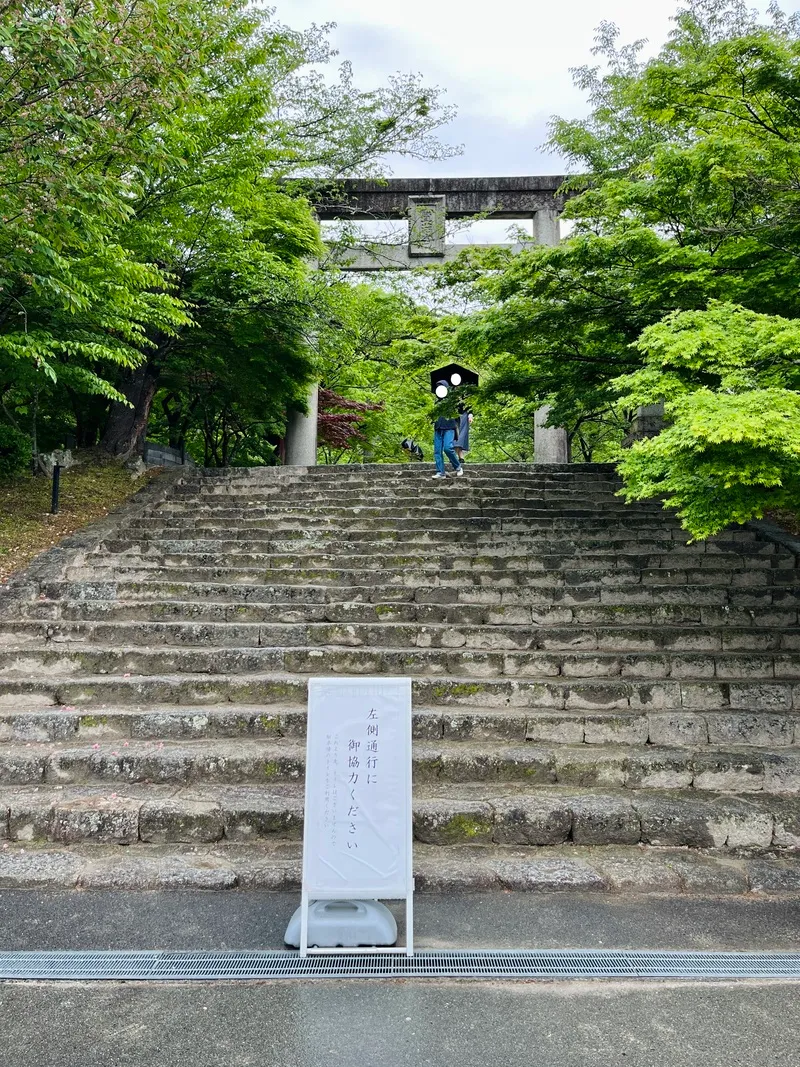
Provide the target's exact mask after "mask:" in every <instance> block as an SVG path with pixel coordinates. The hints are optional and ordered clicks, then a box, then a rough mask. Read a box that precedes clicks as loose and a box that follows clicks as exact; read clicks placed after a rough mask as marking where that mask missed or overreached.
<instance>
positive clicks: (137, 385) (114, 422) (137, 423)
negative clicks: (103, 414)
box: [101, 363, 159, 456]
mask: <svg viewBox="0 0 800 1067" xmlns="http://www.w3.org/2000/svg"><path fill="white" fill-rule="evenodd" d="M158 374H159V372H158V369H157V368H156V367H154V366H152V365H151V364H149V363H143V364H142V365H141V366H140V367H137V368H136V370H135V371H133V372H132V374H131V375H130V378H129V380H128V382H127V384H126V385H125V386H124V387H123V389H122V392H123V393H124V394H125V396H126V397H127V398H128V400H129V401H130V404H131V406H128V405H127V404H121V403H119V402H118V401H115V402H114V403H113V404H112V405H111V412H110V414H109V416H108V423H107V424H106V430H105V433H104V434H103V440H102V442H101V443H102V446H103V448H104V449H105V450H106V452H110V453H111V455H112V456H130V455H132V454H133V453H134V452H141V451H142V449H143V447H144V438H145V434H146V433H147V423H148V420H149V418H150V408H151V406H152V403H153V397H154V396H155V394H156V389H157V387H158Z"/></svg>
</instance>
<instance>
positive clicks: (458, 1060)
mask: <svg viewBox="0 0 800 1067" xmlns="http://www.w3.org/2000/svg"><path fill="white" fill-rule="evenodd" d="M295 904H296V899H295V897H294V896H290V895H282V894H258V893H252V894H247V893H239V892H235V893H179V892H172V893H128V894H126V893H121V892H119V891H115V892H113V893H70V892H53V893H35V892H33V893H31V892H27V893H26V892H23V891H14V892H4V893H0V948H5V949H28V950H31V949H36V948H40V949H59V948H60V949H65V948H131V949H133V948H153V947H159V948H198V949H214V948H219V949H235V948H255V947H258V948H278V947H280V941H281V935H282V932H283V928H284V925H285V922H286V920H287V919H288V916H289V915H290V914H291V911H292V909H293V908H294V906H295ZM417 921H418V931H417V933H418V941H419V946H420V947H421V948H444V947H450V948H465V947H493V948H505V947H520V948H521V947H568V946H572V947H601V946H605V947H629V948H687V949H691V948H727V949H759V948H763V949H776V950H781V949H782V950H788V949H796V948H797V947H798V945H800V909H799V908H798V906H797V905H796V904H793V903H791V902H781V901H774V900H773V901H743V900H722V901H714V900H705V901H702V900H694V901H690V900H681V899H671V900H652V899H651V900H641V899H639V900H636V899H625V898H618V897H616V898H593V897H592V896H591V895H589V894H587V895H583V896H574V895H554V896H537V895H535V894H482V895H474V896H462V897H433V896H431V897H425V896H422V897H419V898H418V900H417ZM798 1008H800V983H795V984H791V983H779V982H771V983H767V982H715V983H700V982H691V983H689V982H687V983H679V982H674V981H670V982H636V983H634V982H627V981H626V982H619V981H597V982H586V981H582V982H552V983H546V982H500V983H498V982H472V981H461V982H454V981H432V980H413V981H412V980H405V981H389V982H387V981H369V980H367V981H361V980H350V981H347V982H342V981H331V980H317V981H289V980H284V981H278V982H263V983H204V984H196V985H189V984H164V985H150V984H147V985H134V984H120V983H63V984H55V983H36V984H34V983H4V984H0V1067H251V1065H252V1067H427V1065H430V1067H490V1065H491V1067H494V1065H498V1067H517V1065H519V1067H523V1065H524V1067H538V1065H543V1067H544V1065H546V1067H623V1065H624V1067H694V1065H698V1067H797V1065H798V1064H800V1011H798Z"/></svg>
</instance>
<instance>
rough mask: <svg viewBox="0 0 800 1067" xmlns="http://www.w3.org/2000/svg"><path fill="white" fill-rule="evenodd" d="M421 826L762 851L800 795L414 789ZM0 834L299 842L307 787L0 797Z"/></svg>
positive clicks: (101, 789) (798, 809)
mask: <svg viewBox="0 0 800 1067" xmlns="http://www.w3.org/2000/svg"><path fill="white" fill-rule="evenodd" d="M112 789H113V791H112ZM413 823H414V839H415V841H419V842H421V843H423V844H428V845H436V846H448V845H459V844H482V845H504V846H507V845H511V846H516V847H523V848H524V847H527V846H530V845H533V846H547V845H565V844H574V845H635V844H639V843H641V844H644V845H656V846H668V847H691V848H715V849H722V850H730V851H733V852H737V851H739V850H742V849H747V850H748V851H751V852H759V851H767V850H770V849H773V848H787V847H788V848H795V847H797V846H798V844H800V797H798V796H782V797H776V796H768V795H764V794H760V793H748V794H742V795H738V796H728V795H724V794H723V795H720V794H716V793H703V792H699V791H697V790H677V789H672V790H668V791H662V792H659V791H656V790H652V791H650V790H648V791H644V790H638V791H632V790H625V789H614V788H595V789H590V788H584V787H569V786H558V785H548V786H531V785H529V784H527V783H517V782H507V783H496V782H480V783H475V784H467V783H452V782H450V783H446V784H441V783H434V784H429V785H421V786H418V787H417V788H416V789H415V791H414V799H413ZM0 827H2V828H3V830H4V832H5V836H6V837H7V838H8V840H9V841H18V842H20V841H21V842H41V843H44V842H59V843H63V844H75V843H79V842H93V843H94V842H96V843H100V844H111V843H114V844H131V843H133V842H139V841H142V842H147V843H149V842H152V843H155V844H160V843H165V844H170V843H175V844H185V843H193V842H197V843H200V844H208V843H213V842H216V841H221V840H223V838H224V839H226V840H228V841H249V840H253V839H261V838H266V839H270V838H277V839H283V840H286V839H289V840H292V839H294V840H299V839H300V837H301V836H302V828H303V787H302V786H301V785H297V784H288V783H287V784H281V783H276V784H270V785H264V784H261V785H257V786H256V785H216V784H211V783H207V782H204V783H202V784H199V785H197V784H190V785H187V786H175V785H153V784H150V785H137V784H127V783H122V782H115V783H113V784H110V785H94V786H93V785H82V786H77V785H64V786H61V787H51V786H49V785H47V784H45V785H41V786H16V787H0ZM0 832H2V831H0Z"/></svg>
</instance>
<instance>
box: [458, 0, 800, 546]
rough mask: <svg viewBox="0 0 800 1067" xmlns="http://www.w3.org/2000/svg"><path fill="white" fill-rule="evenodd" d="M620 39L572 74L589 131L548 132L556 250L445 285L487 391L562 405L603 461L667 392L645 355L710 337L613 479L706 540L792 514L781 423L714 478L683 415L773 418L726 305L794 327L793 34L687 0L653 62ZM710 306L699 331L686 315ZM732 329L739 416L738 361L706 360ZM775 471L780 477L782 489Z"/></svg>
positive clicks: (797, 87)
mask: <svg viewBox="0 0 800 1067" xmlns="http://www.w3.org/2000/svg"><path fill="white" fill-rule="evenodd" d="M617 41H618V33H617V31H616V29H615V28H614V27H612V26H609V25H607V24H604V25H603V26H601V28H600V31H599V33H598V41H597V49H596V51H597V55H598V57H599V59H600V61H601V64H602V66H597V67H588V68H584V69H581V70H578V71H576V72H575V76H576V80H577V83H578V84H579V85H580V86H581V87H582V88H583V89H584V90H585V91H586V92H587V94H588V96H589V100H590V104H591V112H590V115H589V117H588V118H586V119H583V120H576V121H565V120H561V119H555V120H553V123H552V127H551V144H552V146H553V147H554V148H556V149H557V150H558V151H559V152H561V153H562V154H563V155H564V156H566V158H567V159H568V160H569V162H570V167H571V169H572V170H573V172H574V174H575V176H574V177H573V178H571V179H570V180H569V181H568V183H567V185H566V187H565V192H566V193H567V194H568V197H569V198H568V201H567V204H566V208H565V216H566V217H567V218H569V219H571V220H572V224H573V231H572V234H571V236H570V237H569V239H567V240H566V241H564V242H563V243H562V244H561V245H560V246H559V247H557V248H553V249H542V248H531V249H530V250H529V251H527V252H523V253H522V254H521V255H519V256H517V257H513V258H512V257H506V258H505V259H504V258H503V257H502V256H497V255H496V254H495V255H489V256H485V257H484V258H483V259H482V260H473V261H471V262H467V263H465V264H458V265H456V267H454V268H453V269H452V270H451V272H450V280H451V282H452V283H453V284H456V285H461V286H467V287H468V288H470V287H471V290H472V292H473V293H474V296H475V299H476V300H478V301H480V302H481V303H482V304H483V305H484V308H483V310H481V311H478V312H476V313H475V314H473V315H471V316H468V317H467V318H466V320H465V321H464V322H463V324H462V327H461V330H460V341H461V343H462V344H463V345H464V346H465V348H466V350H467V351H470V352H472V353H473V354H474V356H475V358H483V359H484V360H486V361H487V363H488V365H489V366H490V367H491V368H492V372H493V379H492V380H491V382H490V386H489V387H490V389H491V390H493V391H494V392H495V393H497V394H506V395H516V396H520V397H521V398H523V399H524V400H526V401H528V402H530V401H533V403H535V404H539V403H550V404H552V405H553V412H552V416H551V423H554V424H562V425H566V426H567V427H568V429H569V430H570V432H571V433H572V434H573V435H574V439H575V440H577V441H578V442H579V443H580V442H581V441H582V442H583V443H584V444H586V445H590V446H591V445H592V444H593V442H599V445H600V453H601V454H606V455H607V454H608V448H609V439H610V438H611V437H615V438H616V440H617V442H619V441H620V440H621V439H622V438H623V437H624V436H625V435H626V434H627V433H628V432H629V430H630V427H631V419H632V417H633V415H634V414H635V407H636V404H638V403H640V402H645V401H644V400H643V399H642V398H644V397H649V398H650V401H653V400H655V399H658V398H659V394H658V389H657V388H654V389H649V388H645V384H646V383H647V382H649V383H650V384H652V383H653V382H657V384H658V385H659V386H660V385H664V384H666V383H665V381H664V380H663V373H666V372H663V373H662V370H659V369H658V368H659V364H658V351H659V349H658V347H657V346H656V347H655V348H652V347H651V346H652V345H654V344H655V340H656V339H657V338H659V337H661V335H660V334H659V333H658V331H659V329H660V328H661V327H660V326H659V325H658V324H660V323H662V322H663V323H664V325H663V329H664V330H666V331H667V332H668V333H669V332H670V331H672V330H673V329H679V330H680V344H688V343H689V335H688V332H687V328H686V322H687V321H692V322H694V323H695V324H696V328H697V329H698V330H708V331H710V332H709V333H708V335H707V341H708V343H706V344H705V345H704V346H702V348H701V352H702V359H703V360H705V361H706V363H707V366H706V367H705V369H704V367H703V366H702V365H700V366H696V367H695V368H694V371H693V373H694V374H695V379H694V381H695V384H696V385H697V389H695V388H694V386H692V387H691V388H690V387H689V386H688V385H687V387H686V388H687V394H686V395H685V396H683V398H682V399H681V400H680V401H679V400H678V399H677V398H672V399H671V400H670V404H669V406H668V413H669V416H670V418H671V419H673V420H674V421H673V423H672V425H671V426H670V427H669V428H668V429H667V430H666V431H665V432H664V433H663V434H662V435H661V436H660V437H659V438H658V439H657V440H656V441H655V442H653V443H646V444H643V445H641V446H637V447H635V448H634V449H633V451H632V452H631V453H630V454H629V455H628V456H627V457H626V459H625V461H624V462H623V463H622V465H621V470H622V471H623V474H624V476H625V478H626V491H627V493H628V496H629V497H630V498H633V497H644V496H651V495H656V496H657V495H661V494H662V493H663V492H667V493H668V494H670V499H671V500H672V501H673V502H674V503H677V504H678V505H679V506H680V507H681V510H682V515H683V518H684V522H685V523H686V525H687V527H688V528H689V529H690V530H691V531H692V532H693V533H694V534H695V535H702V536H705V535H706V534H707V533H709V532H711V531H712V529H720V528H721V527H722V526H724V525H725V524H726V523H727V522H731V521H738V522H740V521H744V520H745V519H747V518H748V517H752V516H754V515H758V514H760V513H761V512H762V511H763V509H764V508H765V507H769V506H771V505H772V504H774V502H775V501H776V500H777V499H779V498H781V499H785V493H784V495H783V496H781V493H783V492H784V490H785V492H786V493H789V495H790V496H792V495H793V494H795V497H796V487H795V483H794V482H793V481H792V478H793V475H792V473H791V471H792V467H791V462H790V458H789V457H790V456H791V448H792V445H791V438H790V437H787V438H786V441H785V448H784V445H780V444H778V442H777V438H776V437H775V434H776V433H777V430H776V429H775V426H773V425H772V423H771V421H770V420H763V421H762V423H761V426H762V430H763V434H764V437H763V440H762V442H761V445H759V444H758V442H757V441H756V440H752V441H750V443H749V444H746V442H745V439H744V438H742V440H741V441H740V442H738V443H737V442H736V441H735V440H733V439H732V440H731V442H729V446H730V447H728V448H727V451H726V450H725V449H723V448H722V447H721V445H722V441H720V442H718V444H719V445H720V447H719V448H717V447H716V446H715V450H714V455H713V463H712V467H713V471H712V469H711V468H709V467H708V466H707V464H708V463H709V462H711V460H712V457H711V455H710V454H709V453H707V452H706V451H704V449H702V448H700V447H699V445H698V440H699V439H698V438H697V437H696V436H695V430H693V429H692V428H691V427H692V426H695V423H693V422H692V421H691V419H690V418H689V414H688V413H689V411H690V409H691V407H692V405H693V404H694V405H700V407H702V408H703V410H704V411H705V412H706V415H707V416H708V417H709V418H710V408H709V404H712V401H713V404H717V405H719V412H720V413H722V412H724V411H725V410H726V405H727V410H728V413H729V415H730V417H731V419H732V420H733V422H734V423H736V422H737V421H738V416H737V418H734V414H735V411H736V412H739V413H740V415H741V417H742V418H745V413H746V412H747V411H750V410H751V411H752V412H756V411H758V410H760V405H762V404H763V402H764V396H763V384H762V374H761V371H760V370H759V369H758V368H759V367H760V365H761V362H760V361H761V360H762V357H763V353H762V352H761V350H760V349H759V347H758V345H757V344H756V340H755V334H753V335H750V336H748V335H747V331H746V330H745V332H744V334H742V333H741V329H740V327H741V322H742V320H741V319H740V318H737V317H736V316H738V315H739V314H740V311H737V312H736V314H735V315H734V312H733V310H732V306H734V305H735V306H736V307H737V308H739V309H741V308H746V309H749V310H750V311H751V312H754V313H756V314H757V315H761V316H781V317H782V318H785V319H790V320H791V319H796V318H797V317H798V315H799V314H800V304H799V303H798V296H797V289H796V285H795V284H794V276H795V274H796V263H797V250H798V247H800V240H798V238H800V230H799V229H798V226H799V225H800V199H799V198H798V197H799V194H800V184H798V182H799V179H798V174H800V167H799V166H798V163H800V159H798V152H799V151H800V148H799V147H798V146H800V107H798V103H800V20H798V18H797V17H793V18H786V17H785V16H783V15H782V14H781V13H780V12H779V11H778V10H777V9H776V8H773V9H772V11H771V15H770V20H769V22H768V23H767V24H763V25H762V24H761V23H759V21H758V19H757V17H756V16H755V15H754V14H752V13H751V12H750V11H749V10H748V9H747V7H746V5H745V4H743V3H741V2H739V0H687V2H686V3H684V4H683V5H682V6H681V8H680V9H679V11H678V14H677V15H676V18H675V28H674V30H673V32H672V34H671V36H670V39H669V40H668V42H667V43H666V45H665V46H664V47H663V49H662V50H661V52H660V53H659V54H658V55H657V56H656V57H655V58H653V59H651V60H649V61H646V62H644V61H642V60H641V43H638V44H634V45H632V46H627V47H618V44H617ZM706 308H711V309H712V310H710V311H709V312H708V314H709V316H712V318H711V319H708V320H702V321H704V322H705V326H701V325H700V323H701V320H700V319H691V320H687V319H685V318H681V313H687V314H688V313H693V312H701V311H705V309H706ZM730 316H733V318H732V320H731V331H732V336H734V337H736V338H738V341H739V342H741V343H740V344H739V347H738V348H737V355H736V359H737V360H739V361H740V362H741V364H742V366H741V368H740V370H742V372H743V370H744V368H745V367H746V366H750V367H751V371H752V373H751V376H750V382H751V384H750V385H747V386H745V385H741V386H740V387H739V388H738V389H737V391H736V393H735V396H736V397H737V399H736V400H732V399H731V396H732V394H731V393H730V389H731V385H730V378H729V377H728V375H727V374H726V375H723V374H722V373H721V372H720V365H721V364H722V363H724V362H725V360H726V359H727V358H728V355H730V353H728V355H726V350H725V349H724V348H720V350H719V352H717V353H716V354H715V353H714V352H713V351H712V347H713V345H712V341H713V337H714V336H717V334H718V336H719V338H720V344H721V343H722V338H723V335H724V330H719V331H717V334H715V331H714V330H711V326H710V323H711V321H712V319H713V321H714V322H715V323H717V324H718V323H719V322H720V321H721V318H725V317H730ZM759 321H761V320H759ZM676 324H678V326H676ZM775 329H776V333H777V334H779V335H780V336H785V335H784V334H783V333H781V331H780V330H779V329H778V328H777V327H775ZM709 339H710V340H709ZM731 358H733V357H732V356H731ZM701 362H702V361H701ZM670 373H671V372H670ZM775 373H776V375H777V377H776V378H775V379H774V380H772V381H771V384H770V386H769V388H770V389H783V390H784V391H786V393H787V396H785V397H783V400H782V401H781V404H782V407H781V410H782V411H787V410H791V404H792V403H793V401H792V399H791V394H792V393H794V392H795V391H796V388H797V385H796V379H794V378H793V377H792V375H791V374H790V367H789V363H787V361H785V360H778V361H777V362H776V370H775ZM704 375H705V377H704ZM643 376H644V377H643ZM745 380H746V376H745V375H743V376H742V377H741V381H742V382H744V381H745ZM751 392H752V396H750V395H749V394H750V393H751ZM664 395H666V394H664ZM690 396H691V397H692V398H693V399H690ZM787 404H788V405H789V406H788V408H787V407H786V405H787ZM675 405H677V406H675ZM734 409H735V411H734ZM698 411H699V408H698ZM722 417H723V416H722V415H720V418H722ZM757 423H758V420H756V422H754V423H753V427H754V430H755V432H758V424H757ZM732 432H734V433H735V432H737V431H735V430H733V431H732ZM762 446H763V449H764V452H763V455H762V454H761V453H759V455H760V456H762V459H763V457H764V456H766V455H767V454H769V455H771V456H772V457H773V458H772V460H770V461H769V463H767V462H766V460H765V461H764V464H765V465H764V464H762V459H757V458H756V453H755V452H750V453H748V451H747V449H748V448H753V449H756V451H757V450H758V449H759V448H760V447H762ZM787 449H788V451H787ZM776 450H777V451H776ZM594 451H595V453H596V452H597V448H594ZM781 457H782V458H781ZM726 462H727V463H730V471H731V475H730V479H729V480H730V481H731V484H733V483H734V482H736V481H737V475H735V474H734V473H733V472H734V471H736V470H738V471H743V470H744V469H745V468H748V465H749V464H750V463H751V462H752V464H753V465H754V466H753V467H752V469H750V472H749V474H746V475H742V479H741V484H744V482H745V481H747V484H748V485H749V489H748V490H747V492H746V493H745V492H744V491H743V490H742V491H741V492H733V491H731V492H730V493H728V492H727V491H726V492H724V493H721V492H720V488H719V487H720V485H721V484H724V479H723V481H722V482H720V478H722V477H723V473H722V472H723V467H724V464H725V463H726ZM670 465H672V466H674V469H675V470H676V471H677V470H678V468H680V469H681V470H682V472H683V473H682V475H681V476H680V490H679V489H678V484H677V482H676V483H675V484H672V483H671V482H670V481H669V477H668V475H667V474H666V473H665V472H666V471H667V469H668V468H669V467H670ZM760 465H761V466H760ZM762 467H763V475H764V476H763V479H761V480H759V477H757V476H756V469H757V468H758V469H762ZM777 471H783V473H782V474H781V475H780V478H781V479H784V478H785V479H787V481H786V485H785V486H784V488H783V490H780V492H778V491H777V490H778V489H779V485H778V483H776V482H775V481H774V478H775V477H776V476H777V475H776V472H777ZM676 477H678V475H677V474H676ZM748 479H749V480H748Z"/></svg>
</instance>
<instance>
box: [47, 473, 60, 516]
mask: <svg viewBox="0 0 800 1067" xmlns="http://www.w3.org/2000/svg"><path fill="white" fill-rule="evenodd" d="M60 488H61V465H60V464H59V463H56V464H55V465H54V466H53V496H52V499H51V502H50V514H51V515H58V492H59V489H60Z"/></svg>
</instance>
